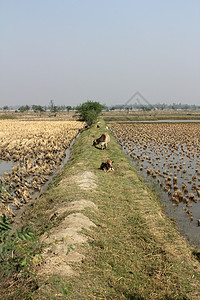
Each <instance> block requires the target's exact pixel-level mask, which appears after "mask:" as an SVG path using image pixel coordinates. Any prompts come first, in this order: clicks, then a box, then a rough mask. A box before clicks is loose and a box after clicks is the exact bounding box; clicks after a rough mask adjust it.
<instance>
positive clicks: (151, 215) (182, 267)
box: [28, 122, 200, 299]
mask: <svg viewBox="0 0 200 300" xmlns="http://www.w3.org/2000/svg"><path fill="white" fill-rule="evenodd" d="M102 123H103V122H102ZM104 131H105V127H104V125H101V128H100V129H98V128H96V126H95V127H93V128H92V129H89V130H86V131H84V132H83V133H82V134H81V135H80V137H79V138H78V139H77V140H76V141H75V144H74V146H73V149H72V155H71V159H70V160H69V162H68V163H67V164H66V165H65V167H64V169H63V171H62V173H61V174H60V175H59V176H58V177H57V178H56V179H55V180H54V181H53V183H52V184H51V187H50V189H49V191H48V192H47V193H45V194H44V195H43V196H42V197H41V198H40V199H38V201H37V203H36V204H35V205H34V207H33V208H32V210H31V212H30V213H29V216H28V220H29V223H31V224H32V225H34V226H35V229H36V230H37V231H38V232H40V233H43V232H45V231H47V230H48V229H49V228H50V227H51V226H58V224H59V222H61V221H62V217H60V219H59V220H57V221H55V222H54V223H53V222H50V221H49V215H50V211H51V213H52V209H54V207H59V205H62V207H63V204H65V203H66V205H67V204H68V203H69V202H70V201H74V200H80V199H86V200H90V201H92V202H94V203H95V204H96V205H97V206H98V210H92V209H86V210H85V212H84V215H86V216H87V217H89V219H90V220H91V221H92V222H94V223H95V224H96V225H97V226H96V227H94V228H92V230H91V231H84V234H85V235H87V236H88V243H87V244H83V245H79V246H78V251H79V252H80V253H82V254H83V255H84V256H85V259H84V260H83V262H82V263H73V268H74V270H75V272H76V275H75V276H72V277H71V278H70V279H69V278H63V279H62V280H64V282H66V285H68V283H69V280H70V281H71V285H70V286H71V294H70V295H68V296H67V299H200V273H199V271H200V264H199V262H198V261H197V260H196V259H195V256H194V255H193V254H192V253H193V249H192V248H191V247H190V246H189V245H188V244H187V243H186V241H185V240H184V239H183V238H182V237H180V236H179V234H178V232H177V230H176V228H175V227H174V225H173V223H172V221H170V220H169V219H168V218H167V217H165V215H164V214H163V212H162V209H161V206H160V204H159V201H158V199H156V197H155V195H153V194H152V193H151V191H150V190H149V189H148V187H147V186H145V184H144V183H143V182H142V181H141V179H139V177H138V175H137V172H136V170H135V168H134V167H133V166H132V165H131V164H130V162H129V160H128V159H127V158H126V157H125V155H124V154H123V152H122V150H121V149H120V148H119V146H118V145H117V143H116V142H115V140H114V138H113V137H112V136H111V142H110V144H109V145H108V149H107V150H104V151H101V150H98V149H96V148H94V147H92V146H91V145H92V140H93V139H94V137H98V136H99V135H100V133H102V132H104ZM107 159H112V160H114V168H115V171H114V172H112V173H107V174H105V173H104V172H103V171H101V170H99V169H98V168H99V166H100V164H101V162H102V161H106V160H107ZM85 171H89V172H91V173H92V174H94V176H95V177H94V178H95V184H96V186H95V187H94V188H93V189H82V188H81V186H80V185H78V184H77V182H76V181H75V180H71V179H72V178H75V177H74V176H75V175H77V174H81V173H83V172H85ZM63 179H64V180H65V181H66V182H68V183H69V182H70V184H68V185H61V184H60V181H61V180H63ZM49 209H50V210H49ZM64 216H66V214H64ZM66 252H67V249H66ZM45 288H46V289H45ZM45 288H44V287H43V286H41V287H40V288H39V289H38V290H36V291H35V292H33V293H32V297H33V298H34V299H44V298H46V299H47V298H48V299H51V298H52V299H57V298H56V297H57V296H56V295H58V294H57V292H56V284H53V283H51V284H48V286H46V285H45ZM59 295H60V297H59V298H62V297H63V299H66V298H65V297H66V296H65V295H62V293H60V294H59Z"/></svg>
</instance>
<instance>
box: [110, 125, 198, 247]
mask: <svg viewBox="0 0 200 300" xmlns="http://www.w3.org/2000/svg"><path fill="white" fill-rule="evenodd" d="M109 127H110V129H111V131H112V132H113V134H114V136H115V138H116V139H117V141H118V143H119V144H120V145H121V146H122V147H123V150H124V152H125V153H126V154H127V155H129V156H130V158H131V161H132V163H133V164H134V165H135V166H136V167H137V168H138V171H139V173H140V175H141V176H142V177H143V178H144V180H145V181H146V182H148V183H149V184H150V185H151V186H156V189H157V191H158V192H159V193H160V196H161V202H162V204H163V205H164V206H165V211H166V213H167V215H168V216H169V217H170V218H173V219H174V220H175V221H176V223H177V226H178V228H179V231H180V233H181V234H182V235H183V236H185V237H186V238H187V239H188V240H189V241H190V242H191V243H192V244H194V245H196V246H197V247H199V248H200V123H134V124H112V125H111V124H110V125H109Z"/></svg>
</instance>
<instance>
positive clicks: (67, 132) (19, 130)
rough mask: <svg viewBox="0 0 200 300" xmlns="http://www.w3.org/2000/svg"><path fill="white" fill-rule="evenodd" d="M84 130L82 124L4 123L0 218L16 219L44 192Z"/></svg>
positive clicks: (0, 125)
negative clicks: (6, 216) (17, 211)
mask: <svg viewBox="0 0 200 300" xmlns="http://www.w3.org/2000/svg"><path fill="white" fill-rule="evenodd" d="M83 127H84V123H83V122H78V121H52V120H51V121H47V120H42V121H38V120H36V121H28V120H26V121H23V120H0V145H1V146H0V189H1V193H0V214H6V215H8V216H11V217H13V216H15V211H16V210H17V209H19V208H20V207H21V206H22V205H23V204H24V203H27V202H28V201H29V200H30V199H31V198H32V197H33V195H34V194H35V193H39V192H40V191H41V189H42V187H43V186H44V185H45V183H46V182H48V180H49V178H50V177H51V176H52V175H53V174H54V172H55V171H56V169H57V168H58V167H59V166H60V165H61V164H62V163H63V162H64V160H65V158H66V151H67V149H68V148H69V146H70V144H71V142H72V140H73V139H74V138H75V137H76V136H77V135H78V133H79V131H80V130H81V129H82V128H83Z"/></svg>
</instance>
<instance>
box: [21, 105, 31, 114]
mask: <svg viewBox="0 0 200 300" xmlns="http://www.w3.org/2000/svg"><path fill="white" fill-rule="evenodd" d="M29 109H30V106H28V105H25V106H20V108H19V111H20V112H22V113H23V112H25V111H28V110H29Z"/></svg>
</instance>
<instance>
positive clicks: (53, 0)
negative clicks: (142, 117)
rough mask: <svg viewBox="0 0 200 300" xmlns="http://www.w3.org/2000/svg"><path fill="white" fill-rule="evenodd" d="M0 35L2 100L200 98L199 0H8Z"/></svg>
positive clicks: (0, 1)
mask: <svg viewBox="0 0 200 300" xmlns="http://www.w3.org/2000/svg"><path fill="white" fill-rule="evenodd" d="M0 41H1V42H0V106H4V105H25V104H28V105H31V104H37V105H39V104H40V105H48V104H49V102H50V100H51V99H52V100H54V103H55V105H77V104H80V103H82V102H85V101H87V100H93V101H100V102H101V103H103V104H107V105H112V104H123V103H125V102H126V101H127V100H128V99H129V98H130V97H131V96H132V95H133V94H134V93H135V92H136V91H140V92H141V93H142V94H143V95H144V97H145V98H146V99H147V100H148V101H149V102H150V103H152V104H155V103H158V102H161V103H163V102H165V103H173V102H175V103H179V102H181V103H183V104H186V103H188V104H197V105H200V1H199V0H190V1H189V0H187V1H186V0H137V1H136V0H132V1H131V0H120V1H119V0H0ZM134 102H135V101H133V103H134Z"/></svg>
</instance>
